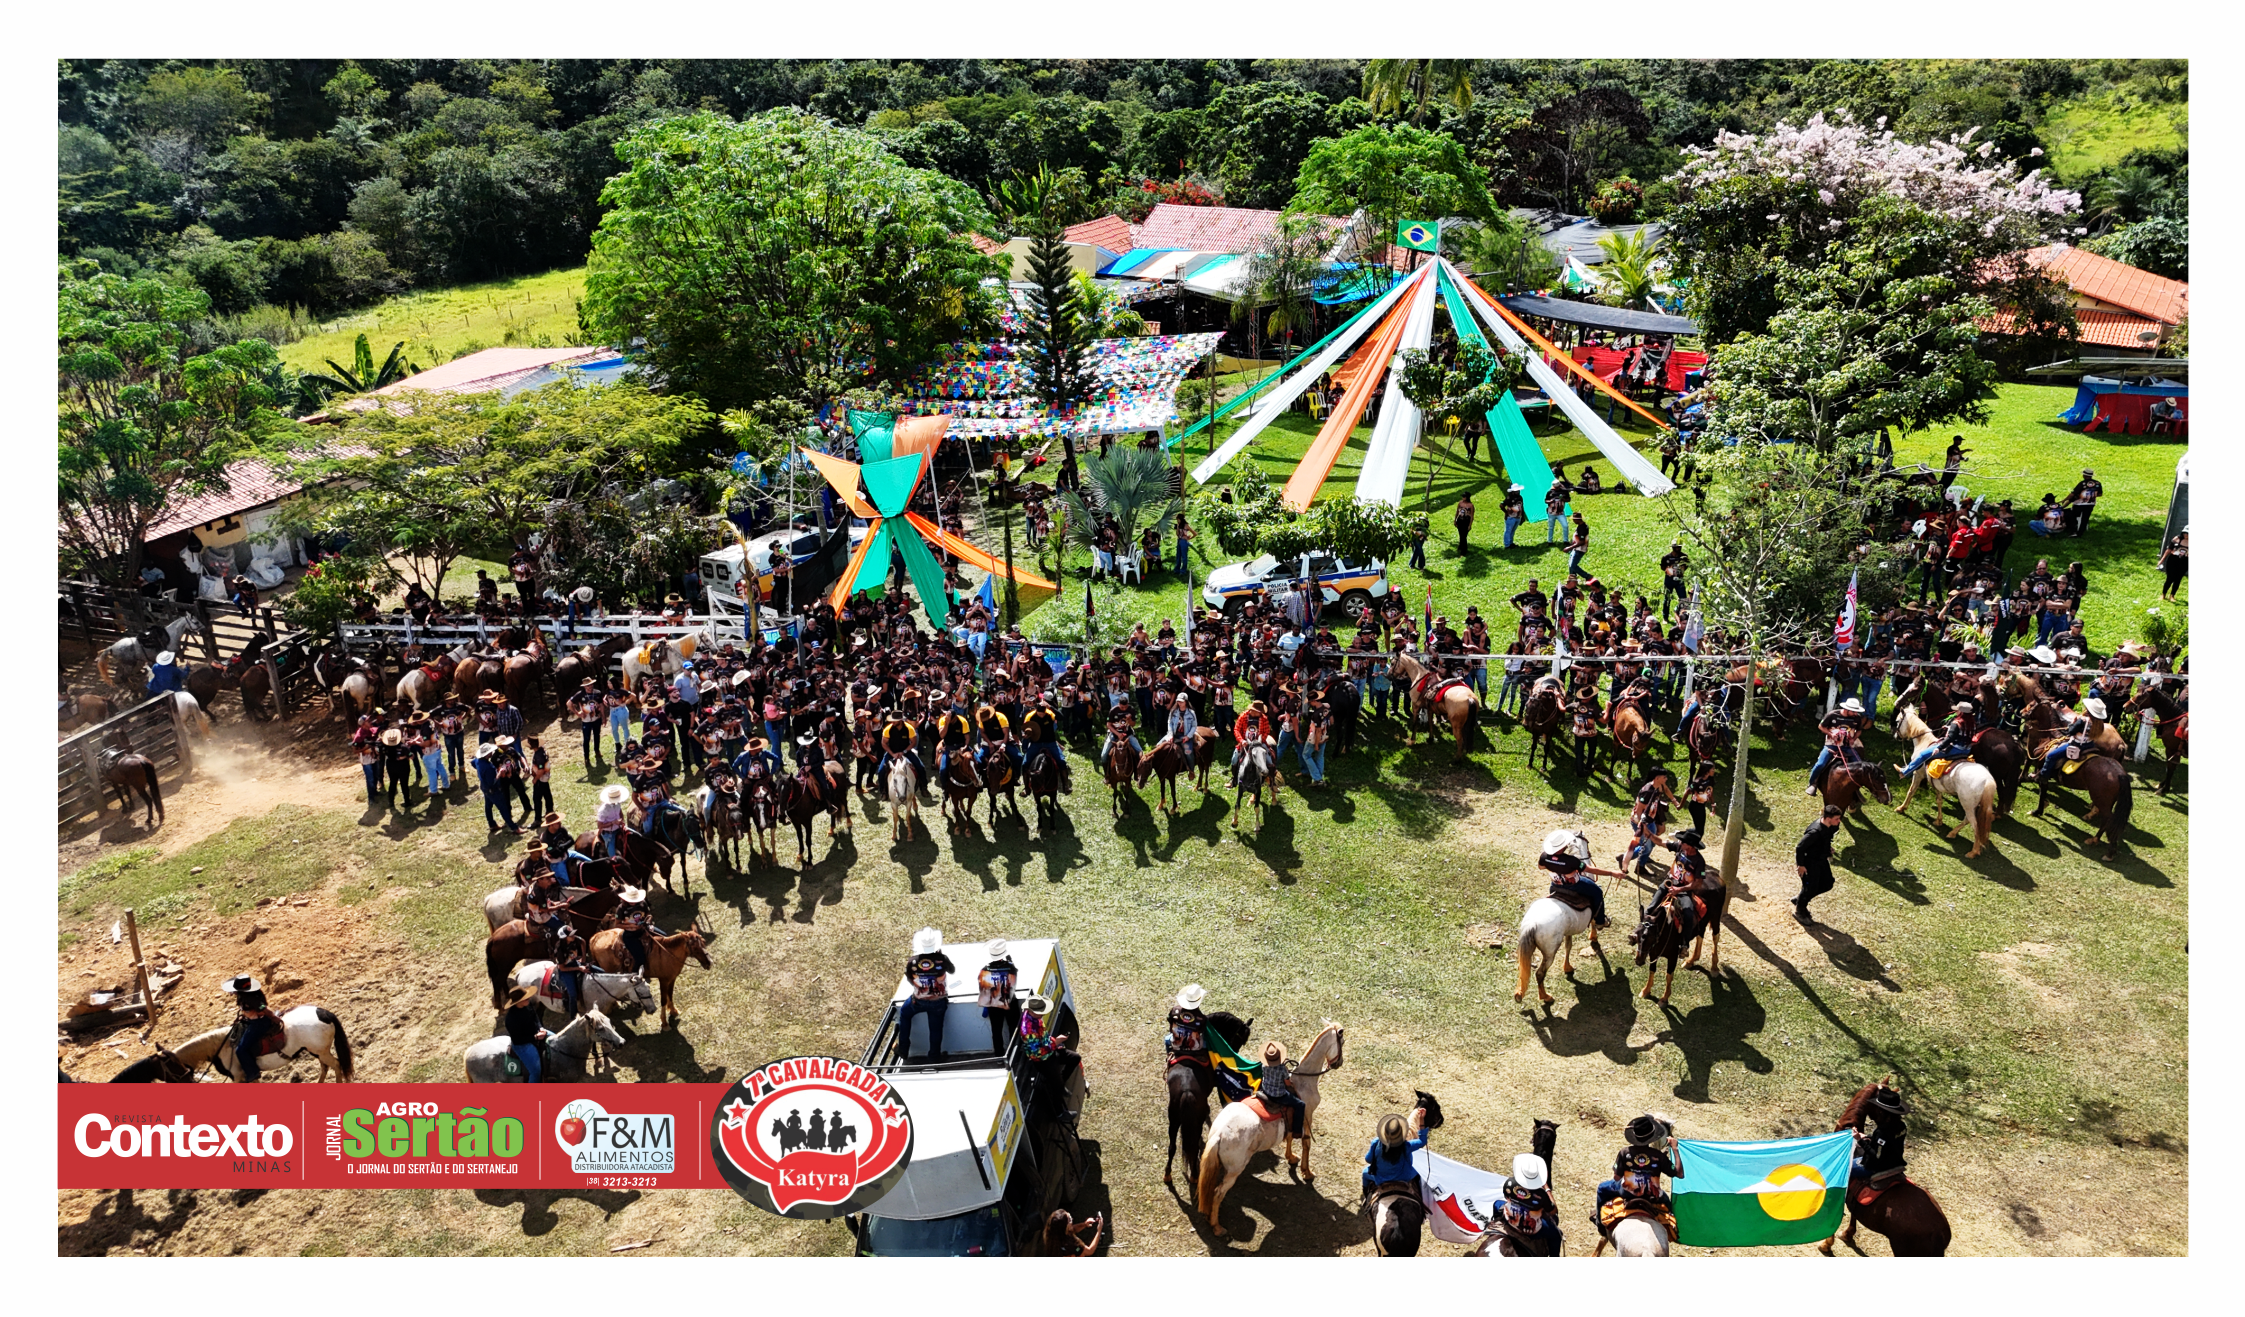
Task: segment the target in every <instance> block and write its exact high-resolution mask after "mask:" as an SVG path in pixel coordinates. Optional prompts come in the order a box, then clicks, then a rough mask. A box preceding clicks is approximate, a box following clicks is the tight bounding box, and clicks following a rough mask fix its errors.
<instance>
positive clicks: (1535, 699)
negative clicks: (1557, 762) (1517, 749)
mask: <svg viewBox="0 0 2245 1317" xmlns="http://www.w3.org/2000/svg"><path fill="white" fill-rule="evenodd" d="M1565 707H1566V706H1565V701H1564V699H1563V698H1562V693H1561V688H1560V684H1559V679H1558V678H1557V677H1554V676H1552V675H1551V674H1549V673H1545V674H1544V675H1543V676H1541V677H1538V678H1536V684H1535V685H1534V686H1531V687H1530V688H1529V689H1528V698H1527V701H1526V703H1525V704H1523V705H1522V706H1521V709H1520V725H1521V726H1522V727H1524V728H1526V729H1527V731H1528V767H1530V768H1534V767H1535V766H1536V752H1537V751H1538V750H1541V751H1542V752H1543V762H1544V767H1546V768H1549V767H1550V766H1551V742H1552V740H1553V739H1554V738H1555V737H1557V736H1558V734H1559V723H1560V721H1561V715H1562V712H1563V711H1564V709H1565Z"/></svg>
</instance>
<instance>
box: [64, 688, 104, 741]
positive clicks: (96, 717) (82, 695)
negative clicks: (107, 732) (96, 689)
mask: <svg viewBox="0 0 2245 1317" xmlns="http://www.w3.org/2000/svg"><path fill="white" fill-rule="evenodd" d="M57 712H58V713H59V715H60V717H59V718H58V720H57V721H58V725H57V727H56V730H57V731H58V732H68V731H74V730H76V729H77V728H80V727H89V726H93V725H94V724H97V723H105V722H108V721H109V720H110V719H111V718H113V717H115V716H116V714H117V705H116V703H115V702H114V701H112V700H110V699H109V698H108V697H107V696H103V695H96V694H94V693H93V692H92V691H76V692H73V693H71V694H68V695H65V696H63V697H62V699H61V701H60V707H59V709H58V710H57Z"/></svg>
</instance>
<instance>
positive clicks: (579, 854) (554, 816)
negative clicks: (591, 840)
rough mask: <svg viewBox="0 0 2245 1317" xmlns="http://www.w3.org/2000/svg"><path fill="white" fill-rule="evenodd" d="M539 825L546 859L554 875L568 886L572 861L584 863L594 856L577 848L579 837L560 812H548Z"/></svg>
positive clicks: (539, 833)
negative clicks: (572, 831) (571, 829)
mask: <svg viewBox="0 0 2245 1317" xmlns="http://www.w3.org/2000/svg"><path fill="white" fill-rule="evenodd" d="M538 826H539V831H538V840H539V841H542V842H544V843H545V845H546V861H547V863H549V864H551V865H552V866H553V873H554V877H556V878H558V879H560V880H561V882H562V885H564V886H567V885H568V882H569V863H570V861H572V860H574V861H576V862H577V863H579V864H582V863H584V862H585V861H587V860H589V859H591V858H592V857H591V856H590V855H587V854H585V853H584V852H583V851H580V850H578V849H577V838H576V836H575V834H573V833H571V832H570V831H569V824H568V823H567V822H566V821H565V820H563V818H562V817H561V815H560V814H559V813H557V812H549V813H547V815H546V817H545V819H544V820H543V821H542V822H541V823H540V824H539V825H538Z"/></svg>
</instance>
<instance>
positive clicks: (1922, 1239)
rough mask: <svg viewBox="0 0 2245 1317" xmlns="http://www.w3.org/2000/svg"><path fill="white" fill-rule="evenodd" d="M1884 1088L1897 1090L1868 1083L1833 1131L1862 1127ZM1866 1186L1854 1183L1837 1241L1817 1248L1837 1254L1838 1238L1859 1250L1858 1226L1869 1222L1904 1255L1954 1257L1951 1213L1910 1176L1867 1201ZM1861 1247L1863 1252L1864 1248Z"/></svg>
mask: <svg viewBox="0 0 2245 1317" xmlns="http://www.w3.org/2000/svg"><path fill="white" fill-rule="evenodd" d="M1881 1089H1887V1091H1888V1092H1892V1091H1893V1090H1892V1089H1890V1088H1887V1085H1886V1084H1885V1083H1883V1082H1882V1083H1874V1084H1865V1085H1864V1086H1863V1087H1861V1088H1859V1089H1857V1090H1856V1092H1855V1096H1854V1098H1852V1099H1851V1100H1850V1101H1849V1102H1848V1104H1847V1110H1846V1111H1843V1112H1841V1113H1840V1121H1839V1124H1837V1125H1835V1126H1833V1127H1832V1129H1833V1132H1834V1133H1839V1132H1841V1131H1843V1130H1852V1129H1855V1128H1857V1126H1858V1125H1859V1124H1860V1123H1861V1121H1862V1119H1863V1109H1864V1107H1866V1106H1867V1105H1869V1104H1870V1101H1871V1096H1872V1094H1874V1093H1877V1092H1878V1091H1879V1090H1881ZM1865 1187H1867V1185H1866V1183H1865V1182H1864V1181H1861V1180H1855V1179H1850V1180H1849V1181H1848V1186H1847V1226H1846V1228H1845V1229H1843V1230H1841V1231H1840V1232H1839V1233H1838V1234H1836V1235H1834V1236H1832V1238H1831V1239H1827V1240H1825V1241H1824V1242H1823V1243H1821V1244H1818V1245H1817V1246H1816V1251H1817V1252H1819V1253H1822V1254H1823V1255H1824V1256H1826V1257H1830V1256H1832V1245H1833V1243H1834V1242H1835V1241H1836V1242H1838V1243H1842V1244H1845V1245H1847V1246H1848V1247H1849V1248H1855V1228H1856V1227H1857V1226H1858V1225H1866V1226H1869V1227H1871V1230H1872V1232H1873V1233H1874V1234H1879V1235H1883V1236H1885V1237H1886V1242H1887V1247H1889V1248H1891V1249H1892V1250H1893V1251H1894V1256H1896V1257H1898V1258H1938V1257H1946V1256H1948V1252H1949V1239H1950V1231H1949V1217H1948V1214H1947V1213H1945V1212H1943V1211H1942V1210H1941V1204H1939V1203H1937V1202H1935V1201H1934V1200H1933V1195H1932V1194H1929V1193H1927V1192H1926V1191H1925V1190H1924V1189H1923V1188H1922V1187H1920V1186H1919V1185H1918V1184H1917V1183H1916V1182H1915V1181H1913V1180H1911V1179H1910V1178H1909V1177H1908V1176H1904V1177H1902V1178H1901V1179H1899V1180H1897V1181H1895V1182H1894V1183H1893V1184H1891V1185H1889V1186H1888V1187H1887V1188H1885V1189H1882V1190H1880V1191H1879V1194H1878V1196H1877V1197H1876V1198H1874V1199H1872V1200H1871V1201H1870V1202H1868V1203H1865V1202H1862V1201H1861V1200H1860V1199H1858V1198H1857V1194H1858V1193H1859V1192H1860V1191H1861V1190H1862V1189H1863V1188H1865ZM1856 1251H1857V1252H1859V1253H1860V1252H1862V1250H1861V1249H1856Z"/></svg>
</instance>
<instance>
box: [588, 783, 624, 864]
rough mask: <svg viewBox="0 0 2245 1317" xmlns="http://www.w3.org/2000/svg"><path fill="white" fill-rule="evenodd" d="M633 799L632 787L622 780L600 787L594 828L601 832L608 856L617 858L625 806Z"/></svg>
mask: <svg viewBox="0 0 2245 1317" xmlns="http://www.w3.org/2000/svg"><path fill="white" fill-rule="evenodd" d="M630 800H631V788H630V787H627V786H625V785H623V784H622V783H620V782H611V783H610V784H608V785H607V786H604V787H602V788H601V789H600V806H599V808H597V809H595V810H594V811H593V815H592V824H593V828H594V829H595V830H596V831H597V832H599V834H600V844H601V847H602V848H603V849H605V850H606V851H607V852H608V858H609V859H611V860H613V859H615V858H616V848H617V846H618V845H620V844H621V843H622V841H623V831H624V806H625V804H627V803H628V802H629V801H630Z"/></svg>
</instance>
